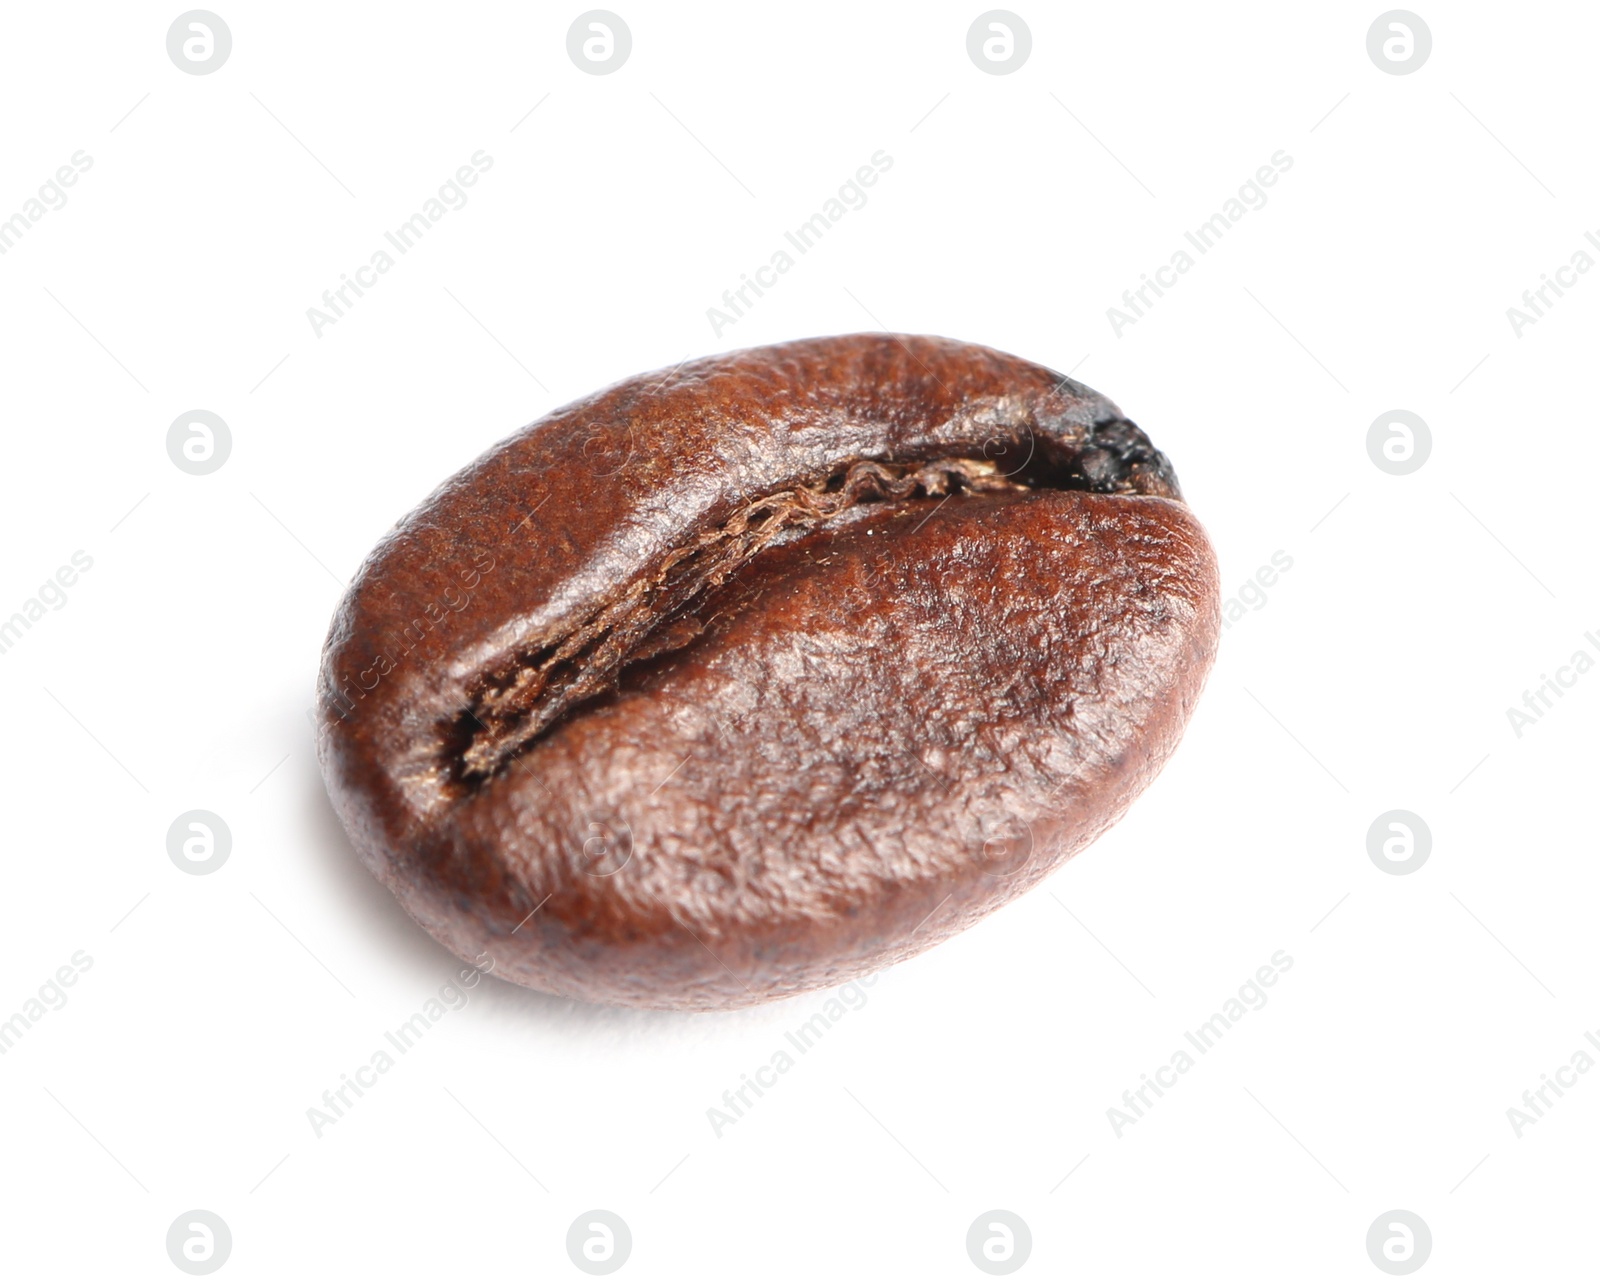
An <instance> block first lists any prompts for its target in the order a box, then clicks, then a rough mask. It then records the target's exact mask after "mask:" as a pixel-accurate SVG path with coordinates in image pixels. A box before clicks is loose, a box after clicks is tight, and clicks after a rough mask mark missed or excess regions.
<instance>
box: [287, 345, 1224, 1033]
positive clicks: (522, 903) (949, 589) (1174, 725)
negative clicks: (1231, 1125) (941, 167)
mask: <svg viewBox="0 0 1600 1286" xmlns="http://www.w3.org/2000/svg"><path fill="white" fill-rule="evenodd" d="M1218 625H1219V612H1218V589H1217V571H1216V564H1215V559H1214V556H1213V554H1212V551H1211V547H1210V545H1209V543H1208V542H1207V540H1206V536H1205V533H1204V531H1203V530H1202V529H1201V527H1200V525H1199V523H1198V522H1197V521H1196V520H1195V518H1194V517H1193V516H1192V515H1191V513H1190V511H1189V509H1188V507H1187V506H1186V505H1185V504H1184V503H1183V501H1182V499H1181V496H1180V494H1179V490H1178V483H1177V479H1176V478H1175V476H1174V475H1173V472H1172V469H1171V466H1170V465H1169V464H1168V462H1167V459H1166V457H1165V456H1163V455H1162V454H1161V453H1160V452H1159V451H1157V450H1155V449H1154V448H1153V447H1152V446H1151V445H1150V441H1149V439H1148V438H1147V437H1146V436H1145V435H1144V433H1143V432H1142V431H1141V430H1140V429H1139V428H1138V427H1137V426H1135V425H1134V424H1132V423H1130V422H1129V421H1128V420H1126V419H1124V418H1123V417H1122V415H1121V413H1120V412H1119V411H1118V410H1117V408H1116V407H1115V406H1113V405H1112V404H1111V403H1110V402H1108V401H1107V400H1106V399H1105V398H1103V397H1101V396H1100V395H1099V394H1097V393H1095V392H1093V391H1092V390H1090V389H1087V388H1085V387H1083V386H1082V385H1080V384H1077V383H1074V382H1073V381H1071V380H1069V379H1066V378H1064V377H1063V376H1060V375H1057V374H1056V373H1055V372H1053V371H1050V370H1047V369H1045V368H1044V367H1041V366H1036V365H1033V364H1032V363H1029V362H1025V361H1022V360H1020V359H1018V358H1015V357H1009V356H1007V355H1005V354H1002V353H997V352H994V351H992V350H990V349H986V348H980V347H977V346H975V345H970V344H958V343H954V342H952V341H950V340H943V339H932V338H925V337H917V336H892V335H856V336H844V337H839V338H831V339H816V340H805V341H801V342H798V343H792V344H782V345H777V346H774V347H770V348H757V349H749V350H746V351H744V352H739V353H733V354H729V355H726V356H722V357H713V358H707V359H704V360H701V361H697V362H691V363H687V364H685V365H683V366H681V367H679V368H677V369H675V370H673V371H671V372H667V373H657V374H654V375H645V376H640V377H637V378H635V379H631V380H626V381H624V382H622V383H621V384H618V385H615V386H613V387H612V388H610V389H607V390H605V391H603V392H600V393H596V394H594V395H593V396H591V397H588V398H585V399H583V400H582V401H580V402H577V403H574V404H573V405H572V406H569V407H567V408H566V409H564V410H561V411H557V412H555V413H554V414H552V415H550V416H547V417H546V418H545V419H543V420H540V421H539V422H537V423H535V424H532V425H530V426H528V427H527V428H526V429H523V430H522V431H521V432H519V433H517V434H515V435H514V436H512V437H511V438H509V439H507V440H506V441H505V442H503V443H501V444H500V445H499V446H498V447H496V448H494V449H493V450H491V451H490V452H489V453H488V454H486V455H484V456H483V457H482V458H481V459H479V460H478V461H477V462H476V463H474V464H472V465H470V466H469V467H468V468H466V469H465V470H463V471H462V472H461V473H459V474H457V475H456V476H455V477H454V478H452V479H450V480H449V481H448V482H446V483H445V484H444V485H443V486H442V487H440V488H439V489H438V490H437V491H436V492H435V493H434V494H433V495H432V496H431V497H429V499H428V500H426V501H425V502H424V503H423V504H422V506H421V507H420V508H419V509H417V510H416V511H415V512H414V513H413V514H412V515H411V516H410V517H409V518H407V519H406V520H405V521H403V522H402V523H401V524H400V525H399V526H398V527H397V528H396V529H395V530H394V531H392V532H391V533H390V534H389V535H388V536H386V537H385V538H384V540H383V541H382V542H381V543H380V544H379V546H378V548H377V549H376V550H375V551H374V552H373V554H372V555H371V557H370V558H369V559H368V560H367V562H366V564H365V566H364V567H363V568H362V569H361V572H360V573H359V575H358V576H357V578H356V580H355V583H354V584H353V585H352V586H351V588H350V591H349V593H348V594H347V595H346V597H345V600H344V602H343V603H342V604H341V605H340V607H339V610H338V613H337V615H336V617H335V619H334V622H333V627H332V630H331V632H330V634H329V637H328V641H327V646H326V649H325V651H324V654H323V665H322V673H321V679H320V685H319V707H318V708H319V725H318V747H319V755H320V758H321V762H322V768H323V773H324V776H325V777H326V780H327V783H328V791H329V794H330V795H331V797H332V799H333V802H334V805H335V807H336V808H337V810H338V812H339V815H340V817H341V818H342V819H343V821H344V824H345V826H346V828H347V829H348V831H349V833H350V836H351V839H352V841H353V842H354V844H355V847H356V850H357V851H358V852H359V854H360V855H361V858H362V860H363V861H364V862H365V863H366V864H367V866H368V867H369V868H370V869H371V870H372V871H373V873H374V874H375V875H377V876H378V878H379V879H381V880H382V881H383V882H384V883H385V884H387V885H388V887H389V888H390V889H391V890H392V891H393V892H394V894H395V896H396V897H398V898H399V899H400V901H401V902H402V904H403V905H404V906H405V907H406V909H407V910H408V911H409V912H410V913H411V915H412V916H413V917H415V918H416V919H417V921H418V922H419V923H421V924H422V925H423V927H424V928H426V929H427V930H428V931H429V932H430V933H432V934H433V935H434V936H435V937H436V938H438V939H439V941H440V942H442V943H444V944H445V945H446V946H447V947H449V948H450V949H451V950H452V951H454V952H455V953H456V954H457V955H459V956H461V957H462V958H463V959H464V960H481V959H482V958H483V955H484V953H487V954H488V955H490V956H492V957H493V959H494V961H495V964H494V971H495V972H496V973H498V974H500V975H501V976H502V977H505V978H509V979H511V980H512V981H514V982H518V983H521V984H523V985H525V986H529V987H535V988H538V989H540V990H542V991H548V992H554V993H556V994H559V995H563V996H571V997H576V998H580V999H583V1000H589V1001H597V1002H602V1003H610V1004H620V1005H636V1006H646V1007H653V1008H671V1009H717V1008H730V1007H734V1006H739V1005H747V1004H752V1003H755V1002H758V1001H763V1000H767V999H771V998H774V997H778V996H783V995H788V994H792V993H796V992H801V991H806V990H810V989H813V988H817V987H825V986H831V985H833V984H836V983H841V982H843V981H845V980H847V979H849V978H851V977H853V976H856V975H858V974H863V973H868V972H871V971H873V970H876V969H879V968H881V967H883V966H884V965H887V964H892V963H894V962H896V961H899V960H904V959H906V958H907V957H909V956H911V955H914V954H916V953H917V952H919V951H922V950H924V949H926V948H927V947H929V946H931V945H933V944H934V943H936V942H939V941H940V940H942V939H944V938H947V937H949V936H950V935H951V934H953V933H956V932H958V931H959V930H961V929H962V928H964V927H966V926H967V925H970V924H972V923H973V922H974V921H976V920H978V919H979V918H981V917H982V916H984V915H986V914H988V913H989V912H990V911H993V910H994V909H996V908H997V907H999V906H1001V905H1002V904H1004V903H1005V902H1007V901H1009V900H1010V899H1011V898H1014V897H1016V896H1017V895H1018V894H1020V893H1022V892H1023V891H1025V890H1026V889H1028V888H1030V887H1031V886H1032V885H1034V884H1036V883H1037V882H1038V881H1039V880H1040V879H1042V878H1043V877H1044V876H1045V875H1047V874H1049V873H1050V872H1051V871H1052V870H1054V869H1055V868H1056V867H1057V866H1059V865H1060V864H1061V863H1062V862H1063V861H1065V860H1066V859H1067V858H1068V857H1069V856H1071V855H1072V854H1073V853H1074V852H1076V851H1077V850H1079V849H1081V848H1082V847H1083V846H1084V845H1086V844H1087V843H1089V842H1090V841H1091V840H1092V839H1094V838H1095V836H1097V835H1098V834H1100V833H1101V832H1102V831H1103V830H1105V829H1106V827H1108V826H1109V825H1111V823H1112V822H1114V821H1115V820H1116V819H1117V817H1119V816H1120V815H1121V813H1122V812H1123V811H1124V810H1125V809H1126V808H1127V806H1128V805H1129V803H1131V802H1132V800H1133V799H1134V797H1135V796H1137V795H1138V793H1139V792H1140V791H1141V790H1142V789H1143V788H1144V787H1145V786H1146V785H1147V784H1148V783H1149V782H1150V780H1151V779H1152V778H1153V777H1154V775H1155V774H1156V772H1157V771H1158V770H1159V768H1160V766H1161V765H1162V763H1163V762H1164V761H1165V760H1166V758H1167V756H1168V755H1169V754H1171V752H1172V750H1173V748H1174V747H1175V746H1176V744H1177V742H1178V739H1179V736H1180V735H1181V733H1182V730H1183V726H1184V723H1185V722H1186V721H1187V719H1188V716H1189V713H1190V711H1191V709H1192V708H1193V706H1194V703H1195V701H1196V699H1197V698H1198V696H1199V693H1200V689H1201V687H1202V684H1203V683H1204V680H1205V675H1206V672H1207V671H1208V669H1209V668H1210V664H1211V660H1212V657H1213V654H1214V652H1215V648H1216V640H1217V633H1218Z"/></svg>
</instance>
